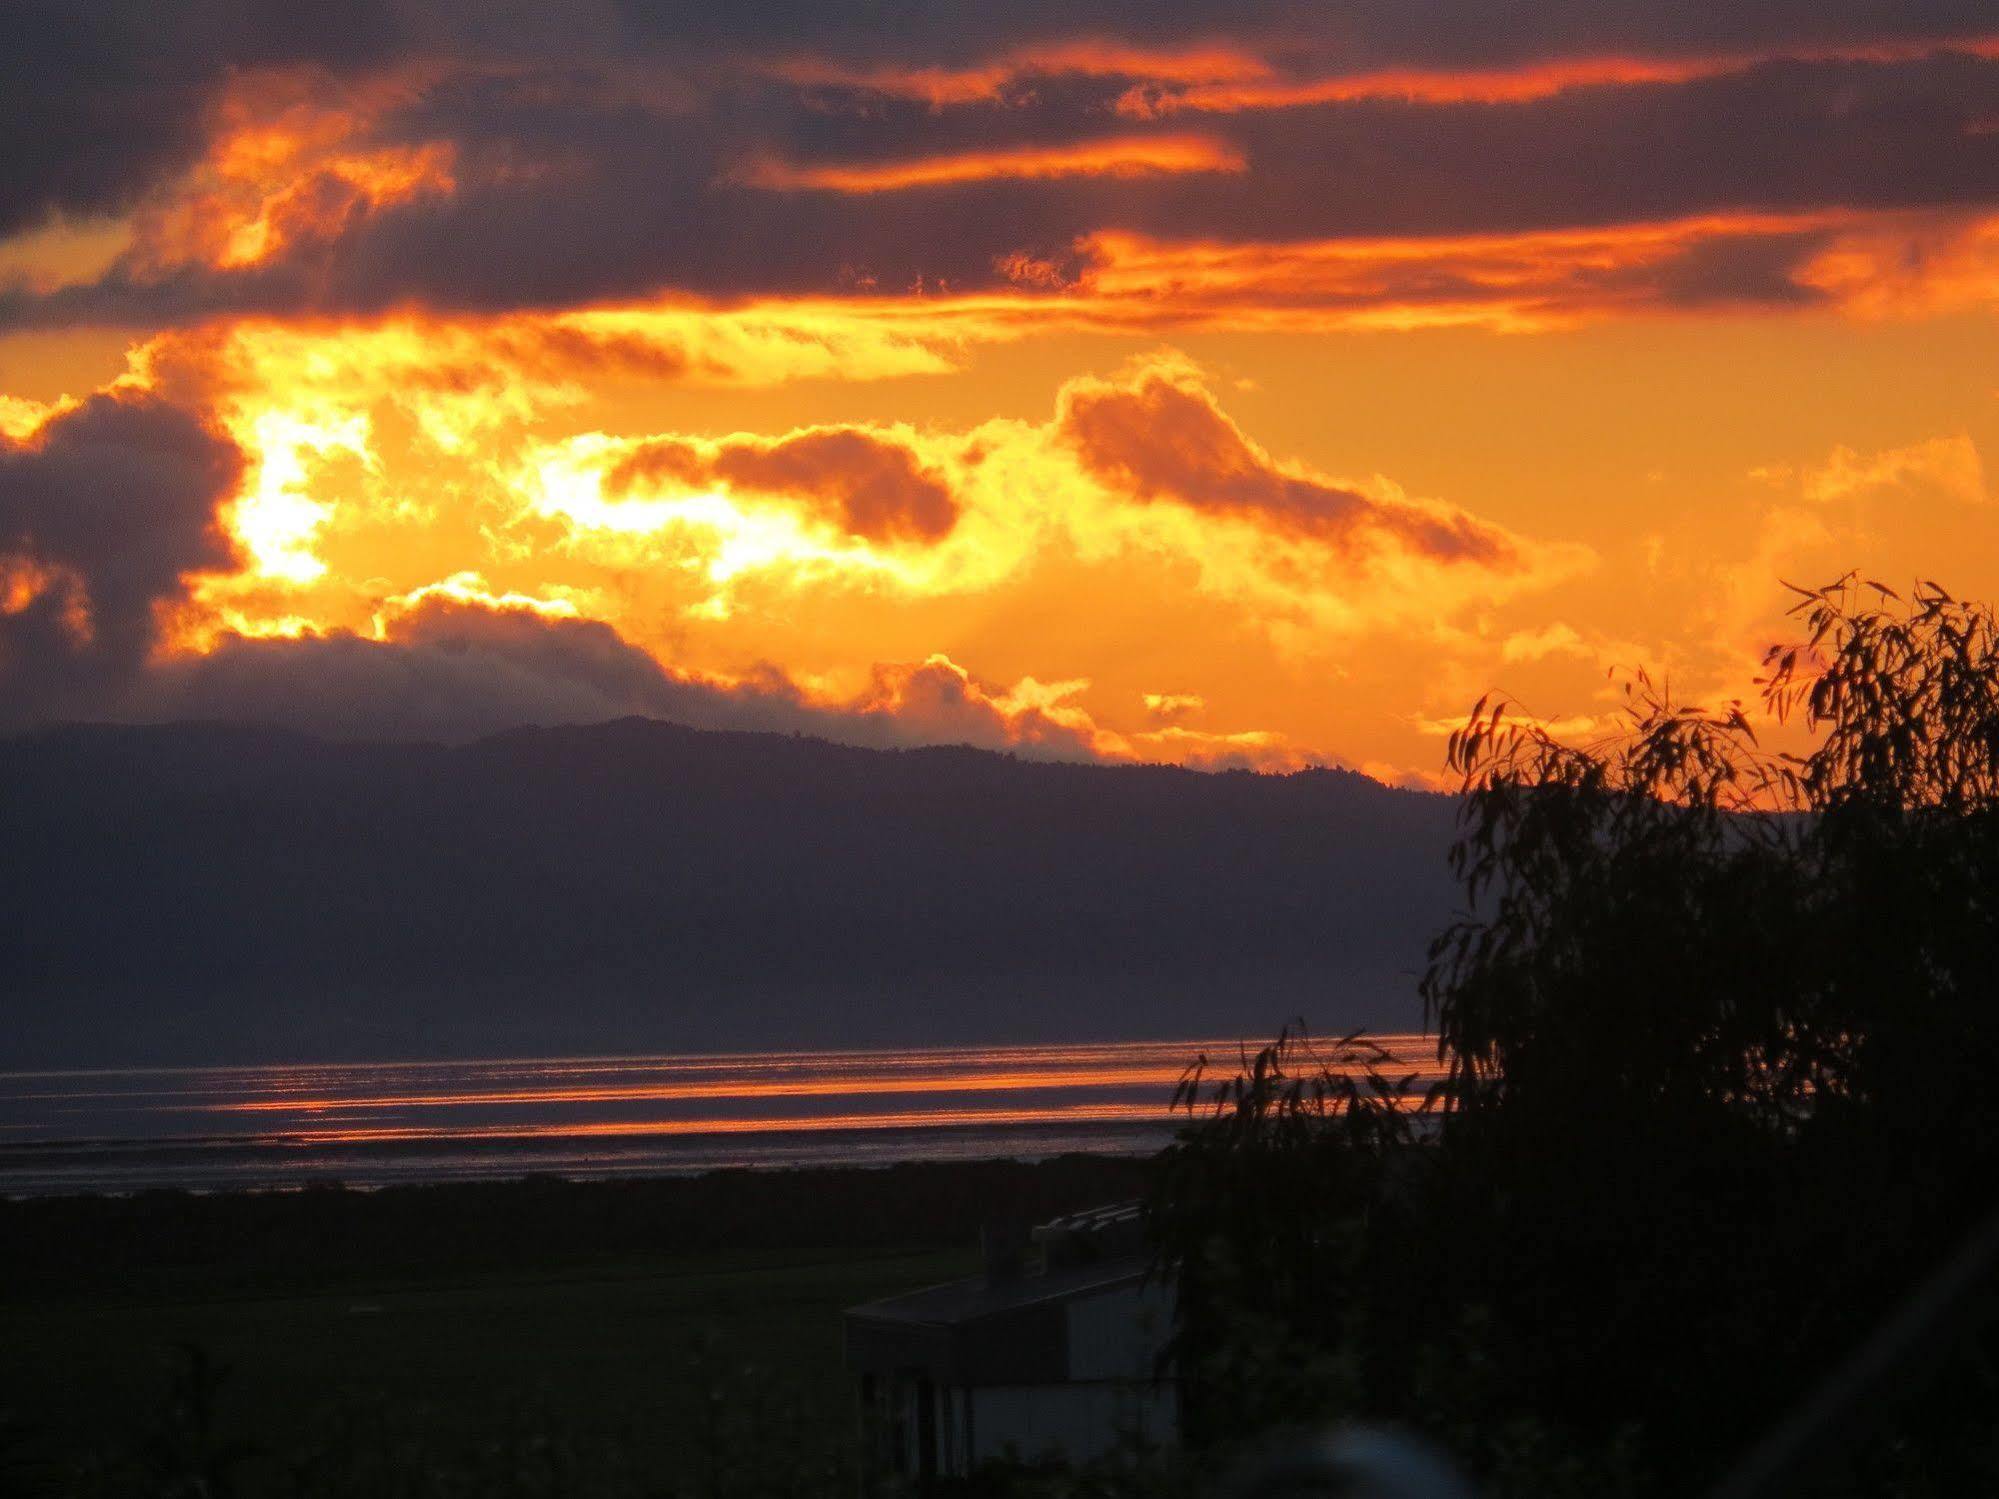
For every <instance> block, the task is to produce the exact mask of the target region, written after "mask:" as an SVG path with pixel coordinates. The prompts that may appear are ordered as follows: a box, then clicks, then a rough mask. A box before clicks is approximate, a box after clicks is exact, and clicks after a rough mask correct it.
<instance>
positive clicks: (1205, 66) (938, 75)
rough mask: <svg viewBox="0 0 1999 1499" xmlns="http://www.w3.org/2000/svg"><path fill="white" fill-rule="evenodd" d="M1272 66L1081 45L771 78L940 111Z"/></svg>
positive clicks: (1222, 55) (802, 70) (1171, 51)
mask: <svg viewBox="0 0 1999 1499" xmlns="http://www.w3.org/2000/svg"><path fill="white" fill-rule="evenodd" d="M1267 71H1268V65H1267V64H1265V63H1264V62H1262V61H1261V60H1260V59H1258V58H1255V57H1252V56H1250V55H1248V54H1247V53H1244V52H1241V51H1237V50H1234V49H1231V48H1227V47H1215V46H1202V47H1187V48H1147V47H1134V46H1130V45H1128V44H1125V43H1121V42H1115V41H1108V40H1097V39H1079V40H1075V41H1067V42H1057V43H1050V44H1046V45H1042V46H1036V47H1026V48H1021V49H1018V50H1016V51H1013V52H1010V53H1008V54H1007V55H1005V56H1004V57H1001V58H997V59H995V60H993V61H991V62H987V63H982V64H978V65H975V66H972V67H962V68H953V67H942V66H939V67H916V68H911V67H872V68H870V67H853V66H850V65H847V64H842V63H836V62H831V61H828V60H826V59H823V58H805V57H799V58H787V59H785V60H784V61H781V62H778V63H776V64H774V65H773V66H772V67H771V69H770V72H771V73H772V75H773V76H775V77H778V78H782V79H784V80H786V81H787V82H790V83H796V84H799V85H801V86H803V87H807V88H837V89H849V90H854V91H857V92H863V93H872V94H881V95H884V96H886V97H890V98H898V99H914V100H917V101H920V102H922V103H926V104H929V105H931V106H932V107H933V108H941V107H943V106H945V105H952V104H993V103H1000V102H1004V101H1005V100H1007V99H1008V98H1009V97H1013V96H1017V95H1018V94H1019V92H1020V91H1021V90H1022V89H1024V88H1028V87H1031V85H1032V83H1033V82H1034V80H1035V79H1038V78H1060V77H1085V78H1145V79H1151V80H1157V81H1166V82H1179V83H1214V82H1221V81H1224V80H1228V79H1238V78H1256V77H1260V76H1262V75H1263V74H1265V73H1266V72H1267Z"/></svg>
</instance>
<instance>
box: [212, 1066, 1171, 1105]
mask: <svg viewBox="0 0 1999 1499" xmlns="http://www.w3.org/2000/svg"><path fill="white" fill-rule="evenodd" d="M1182 1071H1183V1069H1182V1068H1180V1067H1177V1066H1175V1067H1131V1068H1116V1069H1108V1070H1102V1071H1082V1070H1076V1069H1063V1070H1061V1071H1041V1072H960V1073H919V1074H916V1075H913V1076H897V1075H895V1074H893V1073H878V1074H861V1075H858V1076H856V1075H846V1076H839V1077H826V1078H797V1079H780V1080H776V1081H769V1082H765V1081H739V1082H722V1083H716V1082H699V1083H635V1084H626V1085H618V1086H607V1087H597V1088H508V1089H503V1090H497V1091H492V1092H480V1093H408V1094H393V1093H388V1094H353V1095H347V1096H342V1097H324V1098H276V1099H251V1100H246V1101H244V1102H241V1103H227V1104H222V1105H220V1106H219V1108H218V1112H221V1113H230V1114H262V1113H277V1112H288V1111H291V1110H315V1111H317V1110H333V1109H357V1108H411V1109H425V1108H450V1107H454V1106H457V1105H460V1104H509V1103H518V1104H541V1103H618V1102H632V1101H636V1100H641V1099H643V1100H648V1101H657V1102H667V1101H672V1100H675V1099H688V1098H813V1097H825V1096H829V1095H838V1094H845V1093H985V1092H1013V1091H1017V1090H1021V1089H1028V1088H1098V1087H1117V1086H1122V1085H1127V1084H1147V1083H1156V1084H1159V1085H1161V1086H1169V1085H1171V1084H1172V1083H1173V1082H1175V1081H1176V1080H1178V1078H1179V1077H1180V1074H1181V1072H1182Z"/></svg>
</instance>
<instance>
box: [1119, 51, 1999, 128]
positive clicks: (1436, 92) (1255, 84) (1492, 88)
mask: <svg viewBox="0 0 1999 1499" xmlns="http://www.w3.org/2000/svg"><path fill="white" fill-rule="evenodd" d="M1948 53H1956V54H1959V55H1963V56H1972V57H1984V58H1994V57H1999V37H1979V38H1967V39H1959V40H1952V41H1911V42H1870V43H1863V44H1859V45H1855V46H1849V47H1803V48H1779V49H1772V50H1768V51H1761V52H1738V53H1721V54H1716V55H1711V56H1705V57H1644V56H1635V55H1626V56H1604V57H1565V58H1551V59H1548V60H1546V61H1541V62H1531V63H1525V64H1521V65H1517V66H1512V67H1500V68H1381V69H1375V70H1371V71H1367V72H1359V73H1343V74H1335V75H1332V76H1330V77H1321V78H1302V79H1300V78H1280V77H1274V76H1271V73H1270V72H1269V70H1266V71H1265V72H1264V73H1263V74H1262V75H1261V76H1257V75H1245V76H1239V77H1235V78H1228V79H1212V80H1209V79H1195V80H1174V79H1165V78H1148V79H1146V81H1144V82H1142V83H1138V84H1134V85H1133V86H1132V87H1131V88H1130V89H1128V90H1126V92H1125V93H1124V94H1123V95H1121V96H1120V97H1119V99H1118V102H1117V110H1118V113H1120V114H1122V115H1125V116H1127V117H1129V118H1132V119H1157V118H1160V117H1161V116H1164V115H1172V114H1180V113H1185V112H1200V113H1239V112H1242V111H1247V110H1262V109H1296V108H1301V107H1307V106H1312V105H1325V104H1354V103H1362V102H1366V101H1370V100H1386V101H1394V102H1402V103H1411V104H1435V105H1452V104H1531V103H1533V102H1535V101H1537V100H1541V99H1548V98H1553V97H1554V96H1555V95H1557V94H1564V93H1568V92H1571V91H1572V90H1576V89H1586V88H1631V87H1640V86H1646V85H1663V84H1682V83H1692V82H1695V81H1697V80H1700V79H1704V78H1721V77H1726V76H1729V75H1731V74H1735V73H1743V72H1747V71H1748V70H1750V69H1752V68H1756V67H1761V66H1765V65H1767V64H1770V63H1773V62H1858V63H1899V62H1914V61H1918V60H1921V59H1923V58H1927V57H1935V56H1939V55H1943V54H1948Z"/></svg>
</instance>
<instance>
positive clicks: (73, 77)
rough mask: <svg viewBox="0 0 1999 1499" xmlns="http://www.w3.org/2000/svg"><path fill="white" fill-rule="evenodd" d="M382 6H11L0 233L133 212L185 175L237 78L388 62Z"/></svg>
mask: <svg viewBox="0 0 1999 1499" xmlns="http://www.w3.org/2000/svg"><path fill="white" fill-rule="evenodd" d="M394 39H395V28H394V26H393V25H392V24H391V21H390V18H389V15H388V11H387V8H386V5H384V4H382V3H377V0H360V3H355V4H342V5H339V6H319V5H291V4H285V5H280V4H276V3H273V0H187V3H177V4H173V5H160V4H156V3H151V0H101V3H99V0H93V3H90V4H75V3H72V0H10V3H9V4H8V6H7V7H6V12H5V42H4V45H0V140H4V141H5V142H6V150H7V169H6V171H5V172H0V235H5V234H10V233H13V232H15V231H17V230H20V229H23V228H28V227H31V226H32V225H34V224H35V223H36V222H38V221H39V220H41V219H43V218H45V217H47V216H48V215H49V214H50V213H52V212H56V211H63V212H68V213H77V214H90V213H98V212H104V211H109V210H115V209H118V208H122V207H124V206H126V205H127V204H129V203H130V202H131V201H132V200H133V199H134V198H135V197H137V196H138V195H139V194H140V193H141V192H143V191H144V190H145V189H146V188H148V187H150V186H151V185H153V184H154V183H155V182H156V181H158V180H159V179H160V178H161V177H162V176H164V175H166V174H168V173H170V172H173V171H175V170H177V169H179V168H181V167H184V166H186V165H187V163H188V162H189V161H191V160H192V159H193V158H194V157H195V156H196V155H198V154H199V152H200V150H201V148H202V146H203V144H204V143H205V139H206V126H205V116H206V115H207V112H208V111H209V110H210V108H211V107H212V106H213V105H214V103H215V101H216V99H217V97H218V96H219V95H220V92H221V90H222V88H223V86H224V85H225V84H226V83H227V81H228V79H229V77H230V75H231V74H232V72H234V71H235V70H238V69H243V68H258V67H284V66H297V65H311V66H315V67H321V68H325V69H328V70H330V71H332V72H334V73H348V72H353V71H356V70H360V69H363V68H366V67H369V66H372V65H376V64H380V63H383V62H386V61H388V60H390V59H391V57H392V56H393V53H394Z"/></svg>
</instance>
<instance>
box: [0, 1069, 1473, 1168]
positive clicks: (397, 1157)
mask: <svg viewBox="0 0 1999 1499" xmlns="http://www.w3.org/2000/svg"><path fill="white" fill-rule="evenodd" d="M1377 1039H1379V1040H1380V1041H1381V1042H1382V1043H1383V1044H1384V1045H1385V1046H1386V1047H1387V1048H1388V1049H1389V1050H1390V1051H1392V1052H1394V1053H1395V1054H1396V1055H1397V1057H1398V1058H1400V1059H1402V1060H1403V1061H1404V1063H1405V1065H1406V1066H1407V1067H1408V1068H1409V1070H1412V1071H1417V1070H1427V1069H1429V1068H1431V1067H1432V1066H1434V1058H1435V1052H1434V1043H1433V1042H1432V1041H1431V1040H1430V1039H1429V1038H1426V1037H1422V1036H1392V1037H1380V1038H1377ZM1204 1051H1205V1052H1206V1053H1207V1054H1208V1056H1209V1057H1210V1058H1212V1059H1213V1060H1214V1061H1215V1063H1216V1065H1217V1067H1218V1068H1219V1069H1220V1070H1222V1071H1223V1072H1225V1073H1226V1072H1228V1071H1231V1070H1232V1069H1233V1066H1234V1063H1235V1061H1236V1059H1237V1056H1238V1046H1237V1043H1235V1042H1234V1041H1199V1040H1188V1041H1147V1042H1119V1043H1108V1044H1100V1045H1044V1046H1011V1047H946V1048H934V1049H929V1048H926V1049H910V1050H884V1051H819V1052H772V1053H764V1054H748V1053H744V1054H735V1055H713V1056H658V1057H541V1058H519V1059H513V1060H504V1061H468V1062H387V1063H371V1064H364V1065H337V1066H336V1065H319V1066H284V1067H200V1068H157V1069H141V1070H129V1071H66V1072H4V1073H0V1194H6V1195H13V1196H19V1195H24V1194H36V1193H50V1192H74V1191H100V1192H123V1191H135V1190H139V1189H142V1188H146V1187H166V1186H172V1187H188V1188H193V1189H196V1190H220V1189H227V1188H242V1187H274V1186H298V1185H303V1184H305V1183H307V1182H310V1181H315V1180H320V1181H326V1180H337V1181H342V1182H346V1183H348V1184H350V1185H355V1186H379V1185H385V1184H388V1183H392V1182H408V1181H458V1180H467V1179H477V1178H496V1177H510V1176H522V1175H526V1174H528V1173H530V1172H547V1173H554V1174H558V1175H562V1176H568V1177H594V1176H640V1175H661V1174H678V1173H684V1172H694V1171H707V1170H713V1169H715V1168H718V1167H724V1166H808V1165H882V1164H887V1163H890V1162H893V1161H901V1160H966V1159H977V1158H983V1157H990V1156H1007V1155H1011V1156H1021V1157H1034V1156H1046V1155H1055V1154H1059V1153H1061V1152H1064V1151H1072V1150H1091V1151H1101V1152H1128V1153H1140V1152H1149V1151H1152V1150H1156V1149H1158V1148H1159V1147H1160V1146H1161V1145H1164V1144H1165V1143H1166V1142H1167V1140H1168V1139H1169V1138H1170V1137H1171V1134H1172V1130H1173V1127H1174V1125H1173V1120H1172V1119H1171V1118H1170V1117H1169V1115H1168V1112H1167V1105H1168V1103H1169V1101H1170V1099H1171V1096H1172V1092H1173V1084H1174V1082H1175V1081H1176V1080H1177V1079H1178V1078H1179V1076H1180V1074H1181V1071H1182V1069H1183V1068H1184V1067H1185V1066H1186V1065H1187V1063H1188V1062H1189V1061H1190V1060H1191V1059H1192V1058H1194V1057H1195V1056H1196V1055H1198V1054H1200V1053H1202V1052H1204Z"/></svg>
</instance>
